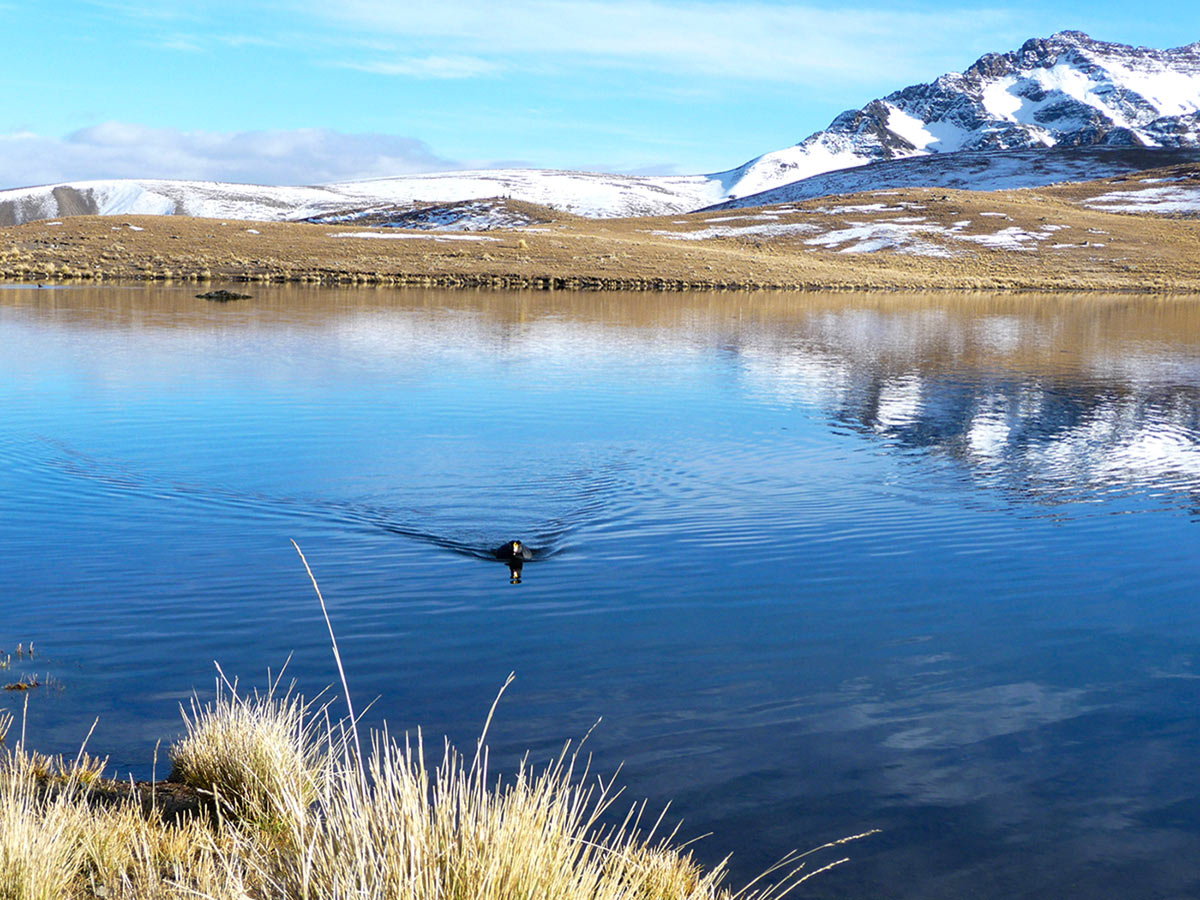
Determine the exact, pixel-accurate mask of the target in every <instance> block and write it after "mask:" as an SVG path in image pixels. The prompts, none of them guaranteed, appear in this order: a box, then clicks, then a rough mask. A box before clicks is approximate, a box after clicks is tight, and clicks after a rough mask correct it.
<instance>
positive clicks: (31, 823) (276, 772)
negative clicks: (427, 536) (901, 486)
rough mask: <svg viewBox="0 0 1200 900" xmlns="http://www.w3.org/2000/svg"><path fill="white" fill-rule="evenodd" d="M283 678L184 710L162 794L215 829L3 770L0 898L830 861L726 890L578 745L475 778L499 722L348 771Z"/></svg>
mask: <svg viewBox="0 0 1200 900" xmlns="http://www.w3.org/2000/svg"><path fill="white" fill-rule="evenodd" d="M297 551H299V548H298V547H297ZM301 557H302V558H303V554H301ZM305 565H306V566H307V562H306V563H305ZM310 574H311V570H310ZM313 586H314V588H316V587H317V586H316V579H315V578H314V579H313ZM317 594H318V597H320V589H319V588H317ZM322 608H324V600H323V599H322ZM330 637H331V640H332V641H333V644H334V655H335V658H336V659H337V661H338V667H339V671H340V670H341V659H340V655H339V654H338V652H337V645H336V639H335V638H333V629H332V626H330ZM285 668H286V666H285ZM218 672H220V669H219V668H218ZM281 678H282V673H281V675H280V676H278V677H276V678H274V679H272V678H271V677H270V674H268V679H267V682H268V686H267V688H266V690H265V691H263V692H261V693H260V692H258V691H254V692H252V693H250V694H248V695H245V696H243V695H241V694H239V692H238V688H237V683H236V682H231V681H230V680H229V679H227V678H225V676H224V673H221V674H220V678H219V679H218V681H217V690H216V695H215V698H214V699H213V700H211V701H209V702H207V703H201V702H200V701H199V699H198V698H193V701H192V703H191V706H190V709H188V710H183V717H184V724H185V728H186V734H185V736H184V737H183V738H182V739H181V740H180V741H179V742H178V743H177V744H175V745H174V746H173V747H172V748H171V750H170V755H171V759H172V760H173V762H174V766H175V770H174V777H175V778H176V779H179V780H182V781H184V782H186V783H187V784H190V785H191V786H192V787H193V788H195V789H198V790H201V791H205V792H211V793H212V794H213V796H214V797H215V798H216V800H217V801H218V803H217V809H218V813H217V815H216V817H215V818H214V817H212V816H209V815H196V816H194V817H191V818H187V817H185V818H183V819H182V821H166V820H165V819H164V817H163V816H160V815H158V814H156V812H155V811H154V810H150V811H149V813H147V811H145V810H143V808H142V806H141V805H140V804H139V803H135V802H117V803H115V804H114V803H113V802H107V801H106V802H98V801H99V800H101V799H102V797H101V795H102V794H103V793H104V792H103V791H101V790H98V789H97V785H98V784H100V783H101V773H102V771H103V769H104V766H105V761H104V760H100V759H96V758H93V757H90V756H88V755H87V754H86V753H85V752H84V750H82V749H81V750H80V752H79V753H78V754H77V755H76V757H75V758H74V759H67V758H64V757H53V758H52V757H47V756H43V755H40V754H36V753H30V752H28V751H27V750H26V749H25V748H24V747H23V746H22V745H21V744H18V745H17V746H16V747H15V748H14V749H12V750H7V751H3V753H0V900H98V898H104V900H182V898H184V897H190V898H195V897H203V898H208V900H368V898H369V900H374V898H385V897H386V898H388V900H782V898H783V897H784V896H785V895H787V894H789V893H790V892H791V891H792V890H793V889H794V888H796V887H797V886H799V885H800V884H802V883H803V882H804V881H806V880H807V879H808V878H811V877H812V876H813V875H817V874H820V873H821V872H823V871H825V870H827V869H829V868H832V867H833V866H836V865H840V864H841V863H843V862H845V861H846V860H845V859H844V858H842V859H834V860H832V861H831V862H827V863H826V864H825V865H821V866H816V867H810V865H809V859H808V857H809V854H810V853H813V852H815V851H809V853H805V854H793V855H790V856H788V857H786V858H785V859H783V860H781V861H780V863H778V864H777V865H776V866H775V867H773V868H772V869H770V870H768V872H765V873H763V875H762V876H760V877H759V878H758V879H755V880H754V881H753V882H751V883H750V884H748V885H746V886H745V887H743V888H741V889H738V890H734V889H732V888H730V887H729V886H727V885H726V883H725V882H726V864H725V862H722V863H721V864H719V865H717V866H716V867H714V868H712V869H709V870H707V871H706V870H705V869H704V868H703V867H702V866H700V865H699V863H697V862H696V860H695V859H694V858H693V856H692V854H691V852H690V851H689V850H688V849H687V848H686V846H680V845H679V844H678V842H677V841H676V833H675V832H674V831H669V832H666V833H663V830H662V829H663V825H662V823H663V816H662V815H660V816H659V817H658V818H657V819H656V820H655V821H653V822H651V823H648V824H647V823H645V822H644V819H645V816H646V810H647V807H646V804H645V803H640V804H631V805H630V806H629V807H628V808H626V809H625V810H624V811H623V812H622V811H621V810H618V809H617V807H616V804H617V802H618V800H619V798H620V796H621V791H620V790H619V789H617V788H616V787H615V786H614V780H613V779H608V780H605V779H601V778H597V777H595V776H593V775H592V773H591V772H590V763H589V761H588V759H587V758H586V757H583V756H581V752H580V748H579V746H578V745H572V744H570V743H568V744H566V745H564V747H563V749H562V751H561V752H560V753H559V754H558V755H557V756H556V757H555V758H553V759H551V760H550V761H549V762H548V763H547V764H546V765H544V766H541V767H539V766H535V765H532V764H531V763H530V762H529V760H528V759H526V760H524V761H523V762H522V763H521V765H520V766H519V768H518V770H517V772H516V773H515V774H514V775H513V776H512V777H511V778H510V779H508V780H504V779H502V778H498V777H497V778H493V777H492V776H491V775H489V770H488V750H487V747H486V744H485V739H486V736H487V730H488V725H490V723H491V719H492V714H494V712H495V705H493V707H492V712H491V713H489V715H488V719H487V723H485V725H484V728H483V734H482V735H481V736H480V738H479V741H478V743H477V745H476V747H475V750H474V753H473V754H472V756H471V757H470V761H469V762H468V758H467V757H466V756H464V755H463V754H461V753H459V752H458V751H457V750H455V749H454V748H453V747H452V746H451V745H450V744H449V743H448V742H446V743H443V744H442V747H441V753H440V759H439V761H438V763H437V765H436V766H435V767H433V768H432V769H431V768H430V767H429V766H428V765H427V764H426V761H425V746H424V741H423V738H422V735H421V733H420V731H418V732H417V734H416V736H415V742H414V741H413V740H410V739H409V738H407V737H406V738H405V739H404V740H403V741H397V740H395V739H393V738H392V737H391V736H390V735H389V734H388V733H387V731H386V729H385V730H384V731H382V732H379V733H376V734H374V735H373V736H372V738H371V740H370V750H369V753H367V754H366V756H365V758H364V756H363V754H362V748H361V742H360V739H359V735H358V729H357V725H356V723H355V721H354V719H353V715H351V717H350V718H347V719H345V720H343V721H341V722H335V721H332V720H331V717H330V715H329V710H328V704H327V703H326V704H324V705H320V706H316V705H314V703H312V702H309V701H306V700H305V699H304V698H303V697H302V696H299V695H298V694H295V693H293V691H292V689H290V688H289V689H287V690H284V691H282V692H281V691H280V689H279V686H280V679H281ZM511 680H512V679H511V676H510V678H509V681H510V682H511ZM343 686H345V680H344V673H343ZM507 686H508V682H506V683H505V687H507ZM501 694H503V689H502V690H501ZM497 702H499V697H497ZM347 703H349V701H348V700H347ZM6 725H7V723H0V726H3V727H6ZM89 737H90V734H89ZM23 740H24V736H22V741H23ZM85 744H86V741H85ZM664 815H665V811H664ZM868 833H871V832H868ZM864 836H865V835H855V836H854V837H851V838H845V839H843V840H841V841H834V842H833V843H831V844H826V845H823V846H822V847H818V848H816V849H817V850H824V849H826V848H832V847H836V846H838V845H840V844H843V843H845V842H847V841H850V840H856V839H857V838H860V837H864Z"/></svg>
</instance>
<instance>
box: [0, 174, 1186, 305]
mask: <svg viewBox="0 0 1200 900" xmlns="http://www.w3.org/2000/svg"><path fill="white" fill-rule="evenodd" d="M1173 177H1176V176H1173ZM1178 177H1179V178H1182V176H1178ZM1162 180H1164V179H1163V178H1161V177H1160V178H1154V177H1150V175H1147V177H1145V178H1143V179H1141V180H1138V179H1135V178H1129V179H1124V180H1122V181H1120V182H1116V181H1108V182H1092V183H1089V184H1086V185H1061V186H1057V187H1050V188H1041V189H1038V190H1018V191H993V192H971V191H943V190H936V191H933V190H924V189H917V190H906V191H886V192H872V193H867V194H855V195H846V196H839V197H826V198H822V199H820V200H812V201H807V202H804V203H795V204H786V205H782V206H775V207H761V208H754V209H737V210H721V211H712V212H707V213H705V212H701V213H692V214H688V215H684V216H672V217H663V218H651V219H583V218H579V217H575V216H570V215H567V214H564V213H558V212H555V211H553V210H548V209H542V210H541V214H542V218H543V219H544V221H540V222H539V224H537V225H534V226H529V227H524V228H509V229H496V230H490V231H474V232H468V231H419V230H401V229H396V228H388V227H386V226H379V225H375V226H366V225H356V224H355V223H343V224H335V225H330V224H309V223H296V222H248V221H235V220H215V219H194V218H187V217H182V216H132V217H119V218H115V217H98V216H80V217H73V218H66V219H63V220H57V221H51V222H34V223H30V224H27V225H21V226H14V227H9V228H3V229H0V247H2V248H3V249H0V280H7V281H19V282H29V281H33V282H54V283H63V282H66V283H88V282H96V281H105V282H107V281H113V280H116V281H142V282H161V283H173V282H183V283H198V284H207V283H209V282H238V283H247V284H317V285H385V286H403V287H441V288H471V289H479V288H483V289H502V290H512V289H522V290H524V289H540V290H588V291H594V290H604V291H617V290H620V291H638V292H644V291H667V292H682V291H729V290H790V291H806V292H816V291H860V292H861V291H901V292H913V291H921V292H925V291H1016V292H1020V291H1037V292H1055V293H1062V292H1074V293H1093V292H1107V293H1130V292H1136V293H1172V292H1174V293H1195V292H1200V223H1197V221H1196V220H1195V219H1194V218H1189V217H1187V216H1188V215H1189V214H1186V213H1184V214H1181V213H1178V212H1174V213H1172V214H1171V215H1165V214H1164V213H1166V212H1169V211H1171V210H1174V209H1175V207H1174V206H1170V205H1166V206H1163V207H1162V209H1161V210H1159V209H1158V208H1157V207H1155V206H1154V205H1153V202H1151V201H1153V200H1154V198H1157V197H1158V196H1159V195H1158V194H1154V195H1153V196H1152V197H1150V198H1149V199H1147V198H1146V197H1145V196H1144V195H1147V194H1148V193H1149V192H1152V191H1161V190H1163V189H1160V188H1155V187H1144V186H1143V185H1146V184H1151V185H1152V184H1157V183H1158V181H1162ZM1187 189H1188V190H1191V188H1190V187H1189V188H1187ZM1176 190H1178V191H1183V190H1185V188H1178V189H1176ZM1189 196H1190V195H1189ZM1113 197H1117V198H1118V199H1115V200H1114V199H1112V198H1113ZM1175 206H1178V203H1176V204H1175Z"/></svg>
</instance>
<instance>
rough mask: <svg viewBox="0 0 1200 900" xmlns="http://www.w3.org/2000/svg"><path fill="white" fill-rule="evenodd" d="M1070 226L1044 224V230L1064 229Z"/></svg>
mask: <svg viewBox="0 0 1200 900" xmlns="http://www.w3.org/2000/svg"><path fill="white" fill-rule="evenodd" d="M1070 227H1071V226H1070V225H1043V226H1042V231H1062V230H1063V229H1064V228H1070Z"/></svg>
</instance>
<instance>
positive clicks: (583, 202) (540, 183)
mask: <svg viewBox="0 0 1200 900" xmlns="http://www.w3.org/2000/svg"><path fill="white" fill-rule="evenodd" d="M486 197H507V198H510V199H514V200H521V201H524V202H526V203H536V204H540V205H543V206H550V207H553V208H555V209H560V210H564V211H566V212H570V213H574V214H576V215H581V216H589V217H593V218H615V217H627V216H645V215H666V214H670V213H679V212H687V211H689V210H693V209H697V208H699V207H702V206H709V205H711V204H713V203H717V202H719V201H720V200H722V199H724V197H725V193H724V190H723V187H722V184H721V182H720V180H719V179H716V178H713V177H711V176H705V175H681V176H667V177H664V176H660V177H650V176H644V177H639V176H632V175H609V174H602V173H592V172H560V171H553V170H538V169H494V170H489V171H478V172H444V173H434V174H430V175H407V176H403V177H398V178H379V179H373V180H370V181H351V182H343V183H340V184H327V185H318V186H309V187H303V186H302V187H284V186H271V185H246V184H224V183H221V182H214V181H165V180H153V179H147V180H144V181H143V180H112V181H81V182H75V183H71V184H59V185H49V186H45V187H33V188H17V189H15V190H9V191H0V225H16V224H20V223H22V222H28V221H33V220H36V219H49V218H57V217H59V216H70V215H102V216H108V215H116V216H121V215H184V216H202V217H207V218H219V219H254V220H258V221H284V220H290V219H305V218H311V217H314V216H324V215H331V214H334V213H337V212H339V211H341V210H347V209H356V210H363V209H366V208H369V207H372V206H380V207H382V206H389V207H391V206H395V205H397V204H405V203H422V202H462V201H468V200H476V199H480V198H486Z"/></svg>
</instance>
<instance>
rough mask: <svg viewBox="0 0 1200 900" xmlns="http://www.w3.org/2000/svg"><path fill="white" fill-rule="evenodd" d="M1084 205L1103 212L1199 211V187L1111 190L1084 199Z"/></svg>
mask: <svg viewBox="0 0 1200 900" xmlns="http://www.w3.org/2000/svg"><path fill="white" fill-rule="evenodd" d="M1084 206H1088V207H1091V208H1092V209H1102V210H1104V211H1105V212H1149V213H1200V187H1156V188H1145V189H1143V190H1140V191H1113V192H1112V193H1109V194H1101V195H1100V196H1099V197H1093V198H1092V199H1091V200H1085V201H1084Z"/></svg>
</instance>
